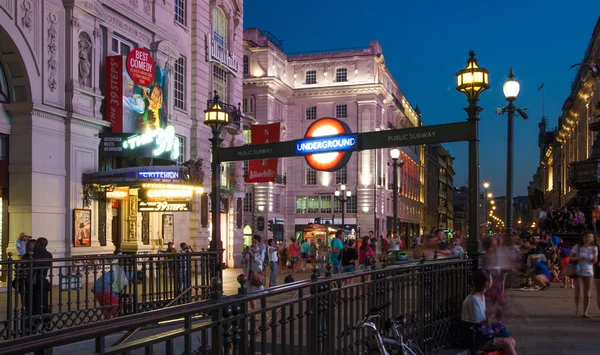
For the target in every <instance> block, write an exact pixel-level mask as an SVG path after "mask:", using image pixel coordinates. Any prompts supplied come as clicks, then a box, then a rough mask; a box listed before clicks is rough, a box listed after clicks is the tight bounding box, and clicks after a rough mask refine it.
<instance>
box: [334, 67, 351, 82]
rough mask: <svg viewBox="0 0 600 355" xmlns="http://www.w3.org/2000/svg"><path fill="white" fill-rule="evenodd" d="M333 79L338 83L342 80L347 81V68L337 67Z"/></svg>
mask: <svg viewBox="0 0 600 355" xmlns="http://www.w3.org/2000/svg"><path fill="white" fill-rule="evenodd" d="M335 81H336V82H338V83H339V82H342V81H348V69H346V68H337V69H336V70H335Z"/></svg>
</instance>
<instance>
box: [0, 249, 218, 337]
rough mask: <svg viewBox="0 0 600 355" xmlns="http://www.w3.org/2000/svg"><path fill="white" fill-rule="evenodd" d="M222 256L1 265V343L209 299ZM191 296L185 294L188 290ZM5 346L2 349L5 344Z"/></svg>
mask: <svg viewBox="0 0 600 355" xmlns="http://www.w3.org/2000/svg"><path fill="white" fill-rule="evenodd" d="M218 260H220V252H212V251H202V252H194V253H164V254H153V255H127V256H110V257H108V256H91V257H81V258H64V259H45V260H40V259H34V260H11V259H10V258H9V260H8V261H4V262H0V266H1V267H2V270H3V272H4V273H5V274H6V276H7V280H8V282H7V286H6V289H5V291H3V292H1V293H0V341H2V340H7V339H17V338H22V337H25V336H29V335H34V334H38V333H43V332H52V331H56V330H59V329H63V328H71V327H75V326H80V325H82V324H87V323H94V322H98V321H101V320H104V319H108V318H113V317H117V316H123V315H128V314H137V313H141V312H146V311H150V310H154V309H160V308H163V307H165V306H167V305H168V304H169V302H171V301H172V300H173V299H175V298H177V297H178V296H179V298H177V300H178V301H177V303H189V302H195V301H201V300H206V299H208V298H209V296H210V280H211V279H212V278H213V277H215V276H218V275H219V271H220V263H219V261H218ZM190 287H193V289H192V290H191V291H190V292H186V293H185V294H184V295H183V296H180V295H181V294H182V293H183V292H184V290H186V289H189V288H190ZM0 347H1V346H0Z"/></svg>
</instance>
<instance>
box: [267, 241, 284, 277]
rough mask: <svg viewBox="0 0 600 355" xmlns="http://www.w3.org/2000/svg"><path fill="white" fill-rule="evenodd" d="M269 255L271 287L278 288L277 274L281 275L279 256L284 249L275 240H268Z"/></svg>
mask: <svg viewBox="0 0 600 355" xmlns="http://www.w3.org/2000/svg"><path fill="white" fill-rule="evenodd" d="M267 245H268V247H267V255H268V256H269V266H270V267H271V275H270V276H269V287H275V286H277V274H279V256H278V255H277V254H278V253H279V251H280V250H281V249H282V247H281V246H279V245H277V244H276V243H275V241H274V240H273V239H269V240H267Z"/></svg>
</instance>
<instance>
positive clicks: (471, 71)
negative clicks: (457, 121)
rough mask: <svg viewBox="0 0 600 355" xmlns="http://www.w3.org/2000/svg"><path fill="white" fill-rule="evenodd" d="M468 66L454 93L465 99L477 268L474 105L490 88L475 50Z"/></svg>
mask: <svg viewBox="0 0 600 355" xmlns="http://www.w3.org/2000/svg"><path fill="white" fill-rule="evenodd" d="M469 57H470V58H469V59H468V60H467V66H466V67H465V68H464V69H462V70H460V71H458V72H457V73H456V90H458V91H460V92H462V93H464V94H465V95H466V96H467V102H468V103H469V106H468V107H467V108H465V111H466V112H467V114H468V119H467V121H468V122H469V123H470V126H471V132H472V138H470V139H469V206H470V207H469V239H468V241H467V253H468V254H469V255H470V256H471V257H472V258H473V259H474V260H475V262H474V265H473V267H475V268H477V267H479V254H480V252H481V241H480V240H479V239H480V238H479V215H478V211H477V206H478V205H479V203H478V199H479V137H478V136H477V135H478V131H479V130H478V123H479V117H478V115H479V112H481V110H482V108H481V107H479V106H477V103H478V102H479V95H480V94H481V93H482V92H483V91H485V90H487V89H488V88H489V87H490V84H489V71H488V70H487V69H484V68H481V67H479V64H478V63H477V59H475V51H470V52H469Z"/></svg>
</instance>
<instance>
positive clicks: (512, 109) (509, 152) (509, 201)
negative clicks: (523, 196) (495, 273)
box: [497, 68, 528, 245]
mask: <svg viewBox="0 0 600 355" xmlns="http://www.w3.org/2000/svg"><path fill="white" fill-rule="evenodd" d="M519 89H520V85H519V82H518V81H516V80H515V73H514V71H513V70H512V68H511V69H510V71H509V72H508V80H506V82H505V83H504V86H503V87H502V91H503V92H504V96H505V97H506V101H508V106H506V107H502V108H499V109H498V110H497V113H498V114H500V115H502V114H504V113H508V134H507V142H506V233H505V241H504V242H505V244H506V245H512V242H513V240H512V228H513V165H514V163H513V146H514V124H513V121H514V116H515V114H520V115H521V116H522V117H523V119H527V118H528V116H527V113H525V110H526V109H520V108H517V107H516V106H515V100H517V96H518V95H519Z"/></svg>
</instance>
